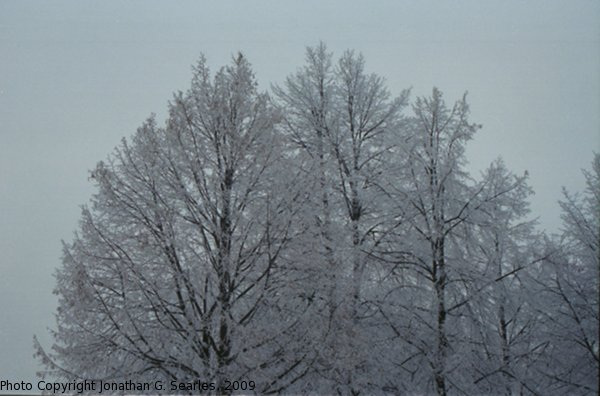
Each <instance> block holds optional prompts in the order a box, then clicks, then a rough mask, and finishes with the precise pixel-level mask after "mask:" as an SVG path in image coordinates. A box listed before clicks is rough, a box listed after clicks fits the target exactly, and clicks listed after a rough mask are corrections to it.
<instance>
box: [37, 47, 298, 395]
mask: <svg viewBox="0 0 600 396" xmlns="http://www.w3.org/2000/svg"><path fill="white" fill-rule="evenodd" d="M256 85H257V84H256V81H255V79H254V76H253V73H252V71H251V68H250V65H249V63H248V62H247V61H246V59H245V58H244V57H243V56H242V55H238V56H237V57H236V58H235V59H234V61H233V63H232V64H231V65H230V66H227V67H224V68H222V69H220V70H219V71H218V72H217V73H216V74H215V76H214V78H211V76H210V73H209V70H208V67H207V66H206V63H205V61H204V60H203V59H201V60H200V62H199V63H198V64H197V66H196V67H195V68H194V77H193V80H192V85H191V88H190V89H189V90H188V91H187V92H185V93H181V92H180V93H178V94H176V95H175V97H174V99H173V101H172V103H171V105H170V115H169V118H168V121H167V125H166V126H165V127H164V128H160V127H158V126H157V125H156V124H155V121H154V119H153V118H151V119H149V120H148V121H147V122H146V123H145V124H144V125H143V126H142V127H141V128H140V129H139V130H138V132H137V133H136V135H135V136H134V137H133V139H132V141H131V142H127V141H125V140H124V141H123V143H122V144H121V146H120V147H119V148H117V149H116V150H115V152H114V154H113V155H112V156H110V157H109V159H108V161H107V162H100V163H99V164H98V166H97V167H96V169H95V170H94V171H93V172H92V174H91V178H92V179H93V180H94V181H95V182H96V183H97V186H98V193H96V194H95V195H94V197H93V199H92V203H91V207H90V208H87V207H86V208H84V209H83V212H82V220H81V226H80V228H81V229H80V232H79V233H78V234H77V235H76V236H75V238H74V240H73V242H72V243H69V244H65V248H64V257H63V266H62V268H61V269H59V271H58V272H57V275H56V278H57V287H56V293H57V294H58V295H59V304H60V305H59V309H58V315H57V330H56V331H55V332H54V338H55V345H54V348H53V349H54V353H51V354H45V353H44V352H43V351H42V350H41V349H40V350H39V353H40V354H41V355H42V356H43V357H44V360H45V362H46V363H47V367H48V368H49V369H50V370H51V371H52V373H53V374H55V375H59V376H62V377H66V378H70V379H72V378H93V379H140V380H141V379H144V378H162V379H165V380H178V381H186V380H196V379H204V380H205V381H212V382H216V383H222V381H223V380H224V379H225V378H226V379H229V380H231V381H233V380H237V379H246V380H247V379H249V378H250V379H252V380H253V381H255V382H257V383H259V384H260V386H261V387H263V389H268V388H269V387H272V386H276V385H277V384H275V383H276V382H277V381H275V379H279V380H281V381H285V380H286V378H285V376H286V370H288V369H289V366H293V365H294V362H285V361H283V360H282V359H279V358H277V355H278V354H279V353H280V350H281V346H278V344H277V343H274V342H272V339H273V338H274V337H275V336H276V335H277V336H278V335H279V334H280V332H282V331H285V326H287V325H289V323H288V324H286V323H284V322H279V323H281V324H282V326H281V327H278V326H274V325H273V322H270V323H267V321H265V320H264V318H265V316H264V315H266V317H267V318H268V315H270V314H272V312H271V308H270V304H272V299H273V298H275V296H276V295H277V287H276V286H277V283H278V279H277V275H276V273H275V272H276V271H274V269H275V267H276V266H277V263H278V260H279V257H280V254H281V252H282V249H283V247H284V244H285V242H286V240H287V237H286V234H287V231H288V228H289V224H290V205H289V204H290V202H289V201H287V199H288V198H289V197H288V196H287V195H286V194H284V193H283V192H281V191H279V190H278V188H279V187H280V186H281V187H282V188H283V189H285V183H293V180H291V179H289V178H280V177H275V176H276V172H277V176H282V175H283V174H282V173H281V150H280V144H279V139H278V137H277V135H276V134H275V129H274V125H275V123H276V121H277V115H276V112H275V111H274V110H273V108H272V107H271V105H270V104H269V100H268V97H267V96H266V94H263V93H259V92H258V91H257V88H256ZM266 324H269V326H265V325H266ZM267 356H269V357H268V358H267ZM263 358H264V359H263ZM275 361H277V364H274V362H275ZM287 363H289V366H288V365H287ZM265 366H269V370H265V369H264V367H265ZM267 372H268V374H266V375H265V377H261V374H262V373H267Z"/></svg>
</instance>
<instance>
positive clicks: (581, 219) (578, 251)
mask: <svg viewBox="0 0 600 396" xmlns="http://www.w3.org/2000/svg"><path fill="white" fill-rule="evenodd" d="M584 176H585V179H586V189H585V192H584V193H583V194H571V193H569V192H568V191H567V190H566V189H564V190H563V196H564V198H563V200H562V201H560V202H559V203H560V206H561V208H562V210H563V214H562V219H563V227H564V228H563V234H562V243H561V245H560V249H557V250H556V252H555V254H553V255H552V256H551V257H550V258H549V260H548V262H549V264H550V268H551V271H550V273H549V274H546V275H547V276H546V277H545V278H542V279H540V281H539V285H538V287H539V290H540V293H541V294H542V295H543V297H544V299H543V304H540V307H539V310H540V313H541V314H542V315H543V316H544V317H545V318H546V320H547V325H546V328H545V332H544V334H543V336H544V337H546V340H547V342H548V345H549V349H550V351H549V355H550V357H549V359H548V363H547V364H546V365H545V366H543V367H541V368H540V371H541V373H542V375H544V376H546V377H547V379H548V381H549V383H550V388H549V392H553V393H555V394H565V393H569V394H591V393H597V392H598V389H600V385H599V381H600V363H599V362H600V357H599V352H598V350H599V347H600V345H599V341H598V336H599V335H598V333H599V331H600V319H599V309H600V308H599V305H598V301H599V293H600V292H599V284H600V155H599V154H595V155H594V159H593V161H592V169H591V170H590V171H587V170H586V171H584Z"/></svg>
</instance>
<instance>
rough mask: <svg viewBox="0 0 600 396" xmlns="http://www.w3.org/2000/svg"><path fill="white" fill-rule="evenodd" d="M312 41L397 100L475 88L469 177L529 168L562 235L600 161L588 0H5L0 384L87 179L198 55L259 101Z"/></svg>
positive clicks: (43, 316)
mask: <svg viewBox="0 0 600 396" xmlns="http://www.w3.org/2000/svg"><path fill="white" fill-rule="evenodd" d="M370 3H373V4H370ZM319 40H323V41H324V42H326V43H327V44H328V46H329V48H330V49H331V50H332V51H334V52H335V53H336V54H338V55H339V54H340V53H341V52H342V51H343V50H344V49H347V48H353V49H356V50H358V51H362V52H363V53H364V55H365V57H366V61H367V68H368V69H369V70H370V71H373V72H376V73H378V74H380V75H382V76H384V77H385V78H386V79H387V81H388V83H389V87H390V89H391V90H392V91H393V92H394V93H396V94H398V93H399V92H400V90H401V89H403V88H407V87H412V88H413V91H412V92H413V96H412V97H413V98H414V97H415V95H425V94H428V93H430V91H431V88H432V87H433V86H434V85H435V86H437V87H439V88H440V89H441V90H442V91H443V92H444V94H445V98H446V100H447V101H454V100H455V99H458V98H459V97H460V96H461V95H462V93H463V92H464V91H465V90H468V91H469V97H468V98H469V102H470V104H471V110H472V117H471V119H472V121H474V122H477V123H481V124H483V129H482V130H481V131H480V132H479V134H478V135H477V136H476V137H475V139H474V141H473V142H472V143H471V145H470V147H469V149H468V156H469V159H470V161H471V167H472V169H473V171H474V172H478V171H479V170H481V169H483V168H484V167H486V166H487V165H488V164H489V163H490V162H491V161H492V160H493V159H494V158H495V157H497V156H499V155H502V156H503V157H504V159H505V161H506V163H507V165H508V167H509V168H510V169H512V170H513V171H514V172H515V173H518V174H522V172H523V171H524V170H526V169H527V170H528V171H529V173H530V175H531V180H530V181H531V185H532V186H533V188H534V189H535V191H536V195H535V197H534V198H533V200H532V209H533V211H534V215H536V216H539V217H540V224H541V226H542V227H543V228H545V229H547V230H549V231H556V230H557V229H558V228H559V226H560V217H559V215H560V214H559V210H558V205H557V204H556V201H557V200H558V199H559V198H560V187H561V186H563V185H564V186H566V187H567V188H569V189H570V190H573V191H576V190H581V189H582V188H583V178H582V177H581V172H580V169H581V168H588V167H589V164H590V162H591V159H592V152H593V151H594V150H595V151H600V72H599V71H600V2H598V1H568V2H566V1H560V2H559V1H548V0H544V1H528V2H522V1H509V2H504V1H503V2H491V1H490V2H488V1H452V2H450V1H448V2H433V1H424V2H422V1H419V2H417V1H413V2H407V1H393V2H392V1H378V2H367V1H363V2H352V1H328V2H323V1H314V0H313V1H302V2H294V3H292V2H290V1H238V2H233V1H221V2H218V3H217V2H210V3H209V2H196V1H193V2H192V1H178V2H174V3H172V2H166V1H165V2H158V1H128V2H118V3H117V2H108V1H107V2H99V1H96V2H89V1H77V2H75V1H72V2H64V1H53V2H28V1H2V0H0V271H1V272H0V379H12V380H19V381H20V380H25V381H34V380H35V371H36V370H37V364H36V362H35V361H34V360H33V359H32V353H33V350H32V347H31V346H32V335H33V334H34V333H35V334H37V335H38V336H39V338H40V340H41V341H42V342H43V343H44V344H45V346H47V347H49V346H50V345H51V340H50V338H49V337H48V335H47V331H46V327H47V326H53V324H54V319H53V312H54V310H55V305H56V298H55V296H53V295H51V291H52V289H53V286H54V279H53V277H52V273H53V271H54V269H55V268H57V267H58V265H59V263H60V259H59V258H60V255H61V243H60V240H61V239H66V240H69V239H70V238H71V236H72V233H73V231H74V230H75V229H76V227H77V222H78V219H79V213H80V209H79V205H81V204H83V203H85V202H87V200H88V199H89V197H90V195H91V194H92V192H93V189H92V186H91V184H90V183H89V182H88V180H87V178H88V170H89V169H91V168H92V167H94V165H95V163H96V162H97V161H99V160H102V159H105V158H106V156H107V155H108V154H109V152H111V151H112V149H113V147H114V146H116V145H117V144H118V143H119V140H120V139H121V138H122V137H123V136H130V135H131V134H132V133H133V132H134V131H135V129H136V128H137V127H138V126H139V125H140V124H141V123H142V122H143V120H144V119H145V118H146V117H147V116H148V115H149V114H150V113H151V112H155V113H157V114H158V116H159V118H160V119H161V120H164V116H165V114H166V104H167V101H168V100H169V99H170V97H171V94H172V92H173V91H175V90H179V89H181V90H184V89H186V88H187V87H188V84H189V81H190V78H191V71H190V65H191V64H192V63H194V62H195V61H196V60H197V58H198V56H199V54H200V53H201V52H203V53H204V54H205V55H206V56H207V57H208V61H209V64H210V65H212V66H213V69H214V68H216V67H218V66H221V65H223V64H225V63H228V62H229V61H230V57H231V55H232V54H233V53H235V52H236V51H238V50H242V51H243V52H244V53H245V54H246V55H247V57H248V58H249V59H250V61H251V62H252V64H253V65H254V69H255V71H256V75H257V77H258V78H259V80H260V82H261V85H262V86H263V87H264V88H268V87H269V84H270V83H276V82H281V81H282V80H283V79H284V77H285V76H286V75H288V74H289V73H291V72H293V71H295V70H296V69H297V68H298V67H299V66H301V65H302V63H303V58H304V49H305V47H306V46H307V45H315V44H316V43H318V41H319Z"/></svg>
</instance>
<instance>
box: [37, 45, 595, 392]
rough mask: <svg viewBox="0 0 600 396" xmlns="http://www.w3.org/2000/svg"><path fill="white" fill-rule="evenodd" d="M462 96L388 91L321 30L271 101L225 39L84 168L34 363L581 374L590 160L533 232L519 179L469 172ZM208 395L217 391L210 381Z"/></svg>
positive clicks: (586, 352)
mask: <svg viewBox="0 0 600 396" xmlns="http://www.w3.org/2000/svg"><path fill="white" fill-rule="evenodd" d="M480 127H481V126H480V125H477V124H475V123H472V122H471V121H470V120H469V106H468V104H467V101H466V94H465V96H463V97H462V98H461V99H460V100H458V101H457V102H456V103H455V104H453V105H448V104H446V102H445V101H444V98H443V95H442V93H441V91H439V90H438V89H436V88H434V89H433V91H432V94H431V96H429V97H421V98H417V99H416V100H414V101H413V103H412V106H410V103H409V91H408V90H406V91H403V92H402V93H401V94H400V95H399V96H397V97H394V96H392V94H391V93H390V92H389V90H388V89H387V87H386V84H385V81H384V79H383V78H382V77H380V76H378V75H376V74H369V73H367V72H366V69H365V60H364V59H363V57H362V55H360V54H357V53H355V52H353V51H346V52H345V53H343V54H342V56H341V57H340V58H339V60H337V61H335V60H334V58H333V54H331V53H330V52H329V51H328V50H327V48H326V47H325V45H324V44H320V45H318V46H316V47H313V48H308V50H307V55H306V63H305V65H304V66H302V67H301V68H299V69H298V70H297V72H295V73H293V74H291V75H290V76H289V77H288V78H287V79H286V80H285V81H284V83H283V84H281V85H276V86H274V87H273V96H272V97H271V96H269V95H268V94H267V93H261V92H259V91H258V90H257V82H256V80H255V78H254V75H253V72H252V70H251V66H250V64H249V63H248V61H247V60H246V59H245V57H244V56H242V55H241V54H239V55H238V56H236V57H235V58H234V59H233V61H232V63H231V64H230V65H229V66H226V67H223V68H221V69H219V70H218V71H217V72H216V73H214V74H212V73H211V72H210V70H209V69H208V67H207V65H206V61H205V60H204V59H203V58H202V59H200V61H199V62H198V63H197V65H196V66H195V67H194V68H193V78H192V83H191V87H190V89H189V90H188V91H186V92H178V93H176V94H175V95H174V97H173V99H172V101H171V102H170V104H169V116H168V119H167V121H166V123H165V125H164V126H159V125H157V123H156V121H155V119H154V117H150V118H149V119H148V120H147V121H146V122H145V123H144V124H143V125H142V126H141V127H140V128H139V129H138V131H137V133H136V134H135V135H134V136H133V137H132V138H131V139H130V140H125V139H124V140H123V141H122V143H121V145H120V146H118V147H117V148H116V149H115V151H114V152H113V153H112V155H110V156H109V158H108V159H107V160H106V161H104V162H100V163H98V165H97V167H96V168H95V169H94V170H93V171H92V172H91V176H90V178H91V180H93V182H94V183H95V184H96V186H97V193H96V194H95V195H94V196H93V197H92V200H91V203H90V205H89V206H86V207H83V209H82V216H81V221H80V227H79V230H78V232H77V233H76V234H75V236H74V238H73V240H72V241H71V242H69V243H65V244H64V254H63V264H62V266H61V268H60V269H59V270H58V271H57V273H56V279H57V285H56V289H55V290H56V294H57V295H58V296H59V307H58V311H57V314H56V318H57V325H56V329H55V330H54V331H53V336H54V341H55V343H54V345H53V347H52V351H51V352H47V351H45V350H44V348H42V346H40V345H39V344H38V343H37V341H36V342H35V347H36V354H37V356H38V357H39V359H40V361H41V362H42V363H43V364H44V366H45V367H46V370H45V371H44V372H43V373H41V375H44V376H49V377H52V378H63V379H67V380H77V379H96V380H100V379H102V380H115V381H118V380H121V381H127V380H133V381H148V380H157V379H160V380H164V381H167V382H168V381H171V380H175V381H181V382H186V381H190V382H191V381H194V380H202V381H205V382H215V383H217V384H220V383H223V381H224V380H226V379H227V380H230V381H233V380H252V381H254V382H255V383H256V389H255V390H254V391H255V392H256V393H259V394H263V393H289V394H355V395H357V394H438V395H446V394H517V393H519V394H544V395H548V394H565V393H571V394H588V393H589V394H591V393H595V392H597V390H598V366H599V365H598V331H597V330H598V323H599V322H598V279H599V278H598V277H599V275H598V274H599V273H598V269H599V267H600V263H599V257H600V256H599V254H600V253H599V236H598V230H599V213H600V182H599V180H600V156H599V155H596V156H595V159H594V164H593V170H592V171H591V172H586V173H585V175H586V179H587V181H588V189H587V190H586V192H585V194H584V195H583V196H579V195H572V194H569V193H567V192H565V195H564V196H565V198H564V201H563V202H561V206H562V208H563V211H564V216H563V218H564V227H565V228H564V234H563V236H562V238H560V239H558V238H554V239H553V238H550V237H547V236H545V235H543V234H541V233H539V232H538V231H537V230H536V227H535V222H534V221H532V220H531V219H530V218H529V216H530V211H529V204H528V197H529V196H530V195H531V194H532V190H531V188H530V187H529V186H528V184H527V175H525V176H516V175H514V174H513V173H511V172H510V171H509V170H508V169H507V168H506V166H505V164H504V163H503V161H502V160H500V159H498V160H496V161H494V162H492V163H491V165H490V166H489V168H488V169H487V170H486V171H485V172H483V174H482V175H481V176H480V177H479V178H478V179H476V178H474V177H472V176H471V175H470V174H469V173H468V172H467V170H466V167H465V165H466V162H467V159H466V158H465V147H466V144H467V143H468V141H469V140H470V139H472V137H473V135H474V134H475V133H476V131H477V130H478V129H479V128H480ZM221 392H222V393H224V392H223V391H222V390H221Z"/></svg>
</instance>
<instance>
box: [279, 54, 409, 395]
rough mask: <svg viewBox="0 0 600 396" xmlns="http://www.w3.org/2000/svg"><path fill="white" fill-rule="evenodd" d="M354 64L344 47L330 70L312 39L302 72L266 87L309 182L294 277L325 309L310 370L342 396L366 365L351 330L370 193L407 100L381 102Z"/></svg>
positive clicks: (370, 222)
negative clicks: (309, 249) (305, 277)
mask: <svg viewBox="0 0 600 396" xmlns="http://www.w3.org/2000/svg"><path fill="white" fill-rule="evenodd" d="M364 63H365V62H364V59H363V57H362V55H357V54H355V53H354V52H353V51H346V52H345V53H344V54H343V55H342V56H341V57H340V59H339V61H338V62H337V65H336V66H334V64H333V61H332V54H331V53H329V52H328V51H327V49H326V47H325V45H324V44H323V43H321V44H319V45H318V46H316V47H314V48H308V49H307V55H306V65H305V66H304V68H302V69H301V70H300V71H298V72H297V73H296V74H295V75H292V76H290V77H288V78H287V79H286V82H285V85H284V86H283V87H275V93H276V94H277V97H278V99H279V103H280V107H281V109H282V113H283V114H285V128H284V133H286V135H287V136H288V137H289V139H290V141H292V142H293V143H294V144H295V145H296V150H297V151H298V150H299V152H298V155H296V156H295V160H296V166H297V167H298V168H300V169H303V170H304V173H305V175H306V179H305V180H306V184H307V185H311V186H314V193H313V194H311V195H312V197H313V198H312V199H313V201H312V205H309V207H308V208H309V210H308V211H309V213H310V215H309V216H310V218H313V219H314V223H313V224H308V227H309V228H310V229H313V230H314V231H313V232H311V233H309V234H308V235H311V236H312V238H313V241H312V242H311V241H310V240H308V241H307V244H308V245H312V246H315V249H316V250H317V251H316V252H314V253H313V254H311V255H309V257H311V258H312V260H311V261H312V263H309V262H303V263H298V262H297V263H296V265H297V268H298V270H299V272H309V271H310V272H311V273H313V274H317V276H316V278H311V279H314V280H315V282H314V283H313V284H312V289H313V290H314V291H313V292H312V293H311V295H313V296H315V295H316V296H317V298H318V299H319V298H320V300H321V301H326V305H327V311H328V312H327V315H326V318H325V321H324V325H323V326H322V327H323V328H324V329H326V331H325V334H323V335H322V336H321V337H322V338H321V339H322V340H323V342H322V343H320V344H318V345H317V347H318V348H319V349H321V350H325V351H327V352H322V353H321V354H320V355H321V359H319V364H318V365H317V366H315V367H314V370H315V372H317V373H318V375H319V376H320V377H325V378H327V381H330V384H333V385H330V386H334V387H336V389H337V390H338V392H342V393H348V392H358V389H364V387H365V386H366V384H365V383H361V379H362V378H365V379H366V378H368V377H369V375H367V374H364V370H365V367H370V366H372V364H371V363H368V362H367V360H368V358H367V357H366V356H365V354H366V349H367V348H365V345H364V340H363V337H364V336H365V335H366V333H365V329H360V328H358V327H357V326H359V324H358V322H359V321H360V319H361V317H362V316H363V315H361V314H360V313H359V307H361V305H362V303H363V302H364V298H363V296H362V295H361V294H362V289H363V288H364V285H365V279H364V278H365V276H364V275H365V271H366V266H367V258H368V256H369V254H370V249H371V247H370V246H369V245H371V243H370V242H369V240H370V237H372V236H373V234H374V232H375V230H376V229H377V228H378V227H380V226H381V223H382V219H383V218H385V217H386V214H385V210H383V209H382V207H380V206H379V204H380V202H379V201H378V198H379V196H378V193H377V192H376V188H375V187H376V185H377V181H378V179H379V178H381V177H382V176H383V175H384V173H385V172H384V167H385V154H386V152H387V151H388V150H389V147H388V146H387V144H388V143H389V140H387V135H390V134H392V133H393V132H394V130H395V129H396V128H398V127H399V120H400V119H401V117H400V112H401V110H402V108H403V107H404V106H405V105H406V102H407V96H408V92H407V91H404V92H403V93H402V95H401V96H400V97H398V98H391V95H390V93H389V91H388V90H387V88H386V87H385V84H384V80H383V79H382V78H381V77H379V76H377V75H375V74H366V72H365V70H364V68H365V65H364ZM314 199H317V201H314ZM311 208H312V211H311V210H310V209H311ZM315 209H316V210H315ZM309 238H311V237H309ZM315 242H316V243H315ZM319 257H321V259H319ZM315 258H316V260H315ZM325 263H327V265H323V264H325ZM315 264H316V267H315ZM323 281H325V283H324V284H323ZM315 285H321V286H317V287H316V288H315ZM308 288H309V289H310V288H311V286H308ZM317 312H323V311H321V310H319V309H317ZM361 344H362V345H361ZM357 373H361V375H356V374H357Z"/></svg>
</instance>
